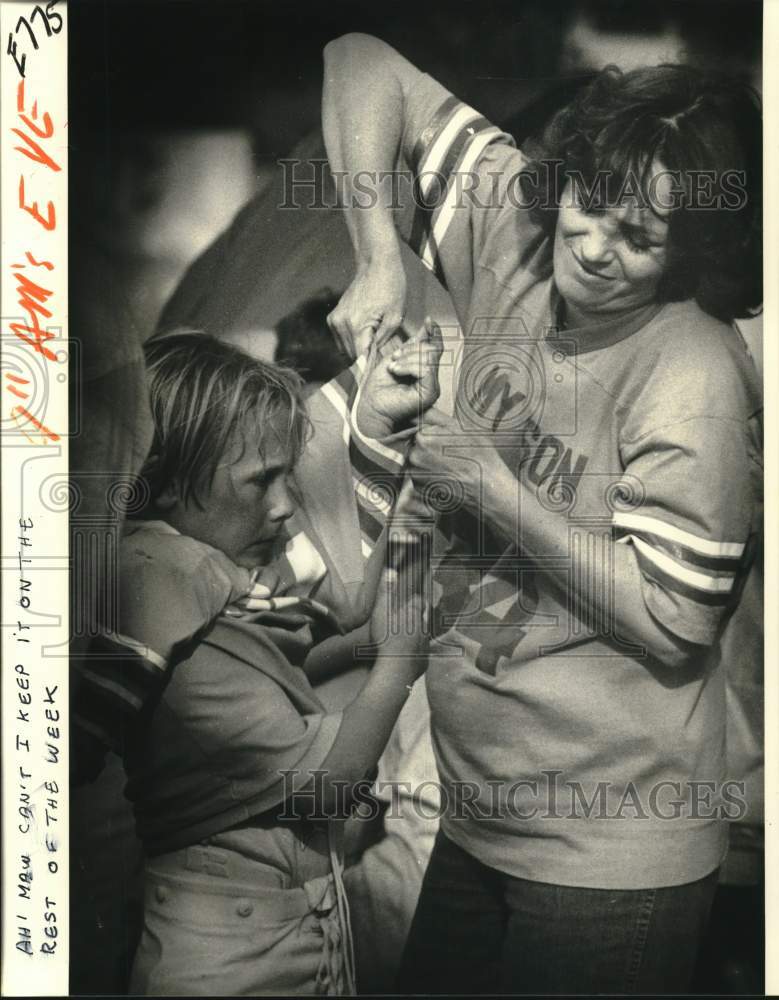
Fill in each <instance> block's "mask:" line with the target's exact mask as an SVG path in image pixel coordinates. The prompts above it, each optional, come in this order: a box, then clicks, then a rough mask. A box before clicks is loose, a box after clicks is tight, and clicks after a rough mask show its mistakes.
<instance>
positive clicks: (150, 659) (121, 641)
mask: <svg viewBox="0 0 779 1000" xmlns="http://www.w3.org/2000/svg"><path fill="white" fill-rule="evenodd" d="M95 650H98V651H99V652H100V655H101V657H106V658H109V657H110V658H114V659H116V658H120V659H126V657H127V655H128V653H129V654H131V655H132V656H134V657H137V659H138V661H139V662H140V664H141V665H142V666H143V668H144V669H145V670H146V671H147V672H149V673H151V674H157V673H159V672H161V671H162V672H164V671H165V670H166V669H167V666H168V661H167V660H166V659H165V657H164V656H160V654H159V653H157V652H155V651H154V650H153V649H152V648H151V647H150V646H144V644H143V643H141V642H138V641H137V640H135V639H132V638H131V637H130V636H129V635H122V634H121V633H120V632H111V633H108V632H101V633H99V634H98V635H96V636H95V637H94V638H93V639H92V651H93V652H94V651H95Z"/></svg>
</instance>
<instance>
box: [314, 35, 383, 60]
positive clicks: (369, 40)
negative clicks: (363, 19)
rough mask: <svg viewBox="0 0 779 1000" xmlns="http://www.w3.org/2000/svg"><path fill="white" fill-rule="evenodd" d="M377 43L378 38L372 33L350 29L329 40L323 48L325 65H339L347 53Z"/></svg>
mask: <svg viewBox="0 0 779 1000" xmlns="http://www.w3.org/2000/svg"><path fill="white" fill-rule="evenodd" d="M377 43H378V39H377V38H373V36H372V35H365V34H362V33H361V32H359V31H349V32H347V33H346V34H345V35H339V36H338V38H333V39H332V40H331V41H329V42H328V43H327V45H325V47H324V49H323V55H324V59H325V66H330V65H333V64H336V65H337V64H338V63H340V62H342V61H343V60H344V59H345V58H346V56H347V55H353V54H354V53H360V52H363V51H365V50H366V49H369V48H370V46H371V45H375V44H377Z"/></svg>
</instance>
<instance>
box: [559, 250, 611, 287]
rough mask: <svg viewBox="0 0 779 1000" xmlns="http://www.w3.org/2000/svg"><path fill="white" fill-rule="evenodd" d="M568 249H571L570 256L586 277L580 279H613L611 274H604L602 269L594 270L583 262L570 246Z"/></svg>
mask: <svg viewBox="0 0 779 1000" xmlns="http://www.w3.org/2000/svg"><path fill="white" fill-rule="evenodd" d="M569 249H570V251H571V256H572V257H573V259H574V260H575V261H576V263H577V264H578V265H579V270H580V271H581V272H582V274H584V275H586V276H587V278H586V279H582V280H587V279H594V280H595V281H614V278H613V277H612V276H611V275H608V274H604V273H603V272H602V271H596V270H595V269H594V268H593V267H590V266H588V265H587V264H585V263H584V261H583V260H582V259H581V257H579V256H578V254H576V253H575V252H574V250H573V248H572V247H569Z"/></svg>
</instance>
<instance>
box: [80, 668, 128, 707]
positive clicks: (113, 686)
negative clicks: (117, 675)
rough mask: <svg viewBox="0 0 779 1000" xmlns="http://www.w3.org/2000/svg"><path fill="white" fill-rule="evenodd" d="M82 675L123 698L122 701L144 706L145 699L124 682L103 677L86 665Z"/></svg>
mask: <svg viewBox="0 0 779 1000" xmlns="http://www.w3.org/2000/svg"><path fill="white" fill-rule="evenodd" d="M81 675H82V677H83V678H84V679H85V680H88V681H89V683H90V684H94V685H95V686H96V687H99V688H101V689H102V690H104V691H106V692H108V693H109V694H112V695H114V696H115V697H117V698H119V699H121V701H122V702H126V703H127V704H129V705H131V706H132V707H133V708H134V709H140V708H142V707H143V699H141V698H139V697H138V696H137V695H135V694H133V692H132V691H130V690H129V689H128V688H127V687H126V686H125V685H124V684H119V683H117V682H116V681H112V680H110V679H109V678H108V677H101V676H100V674H96V673H95V672H94V671H93V670H89V669H88V668H86V667H83V668H82V669H81Z"/></svg>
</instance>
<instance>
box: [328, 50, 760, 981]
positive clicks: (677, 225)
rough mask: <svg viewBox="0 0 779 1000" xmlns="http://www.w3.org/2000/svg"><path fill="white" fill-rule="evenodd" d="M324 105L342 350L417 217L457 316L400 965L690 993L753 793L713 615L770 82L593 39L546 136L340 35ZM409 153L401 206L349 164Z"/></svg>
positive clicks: (388, 318) (740, 443)
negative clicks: (409, 894)
mask: <svg viewBox="0 0 779 1000" xmlns="http://www.w3.org/2000/svg"><path fill="white" fill-rule="evenodd" d="M323 123H324V129H325V137H326V142H327V148H328V155H329V158H330V163H331V166H332V168H333V169H334V170H336V171H340V172H342V173H341V176H343V177H344V178H345V205H346V208H347V213H348V219H349V226H350V233H351V235H352V238H353V242H354V245H355V250H356V254H357V260H358V265H357V272H356V276H355V278H354V280H353V282H352V284H351V285H350V286H349V288H348V289H347V290H346V292H345V294H344V296H343V297H342V299H341V301H340V302H339V305H338V306H337V308H336V309H335V310H334V312H333V313H332V315H331V323H332V326H333V328H334V330H335V331H336V332H337V333H338V335H339V336H340V338H341V339H342V341H343V342H344V344H346V345H349V346H350V347H351V348H352V349H353V350H354V349H361V348H363V347H364V345H365V343H366V342H368V341H369V340H370V337H371V336H373V337H375V338H376V339H379V340H381V339H383V338H384V337H385V336H387V335H389V334H391V333H392V332H393V330H394V329H395V328H396V327H397V325H398V324H399V323H400V321H401V318H402V316H403V310H404V299H405V279H404V274H403V269H402V265H401V263H400V253H399V242H398V241H399V239H400V238H403V239H405V240H406V241H407V242H409V243H410V245H411V246H412V248H413V249H415V250H416V251H417V252H418V253H419V254H420V256H421V257H422V259H423V261H424V262H425V263H426V264H427V265H428V266H429V267H430V268H431V269H432V270H433V271H434V272H435V274H436V275H437V276H438V277H439V279H440V280H441V281H442V282H443V283H444V284H445V286H446V287H447V288H448V290H449V292H450V294H451V297H452V300H453V302H454V305H455V307H456V309H457V312H458V316H459V319H460V325H461V329H462V334H463V349H462V355H461V358H460V360H459V368H458V370H457V374H456V383H455V384H456V403H455V412H454V415H453V416H451V417H450V416H447V415H444V414H441V413H439V412H437V411H435V410H433V411H430V412H429V413H427V414H426V415H425V416H424V417H423V418H422V420H421V421H420V425H419V431H418V434H417V437H416V441H415V444H414V446H413V448H412V451H411V454H410V465H411V469H412V473H413V474H414V476H415V478H416V479H417V481H419V482H426V483H428V485H430V481H431V480H432V482H433V483H438V485H439V492H440V491H447V490H448V493H449V496H450V498H451V500H452V502H451V504H450V505H449V510H448V512H447V513H446V514H445V515H444V516H443V517H442V518H441V519H440V522H439V527H440V530H441V540H440V545H441V547H440V548H439V552H441V558H440V560H439V564H438V567H437V574H436V579H437V585H438V588H439V594H440V600H439V603H438V608H437V615H436V623H435V636H436V637H435V639H434V642H433V644H432V646H431V652H430V665H429V668H428V672H427V674H426V684H427V690H428V697H429V701H430V707H431V720H432V722H431V724H432V735H433V744H434V747H435V751H436V758H437V763H438V768H439V772H440V776H441V779H442V784H443V792H444V793H445V796H444V798H445V801H448V808H446V809H445V811H444V813H443V816H442V820H441V832H440V834H439V838H438V840H437V842H436V847H435V849H434V852H433V856H432V859H431V862H430V866H429V868H428V870H427V874H426V876H425V881H424V884H423V888H422V893H421V897H420V901H419V905H418V908H417V912H416V916H415V919H414V923H413V925H412V928H411V932H410V936H409V941H408V945H407V949H406V954H405V958H404V963H403V968H402V971H401V980H400V985H401V988H402V989H403V990H404V991H413V992H444V993H446V992H452V991H454V992H458V993H461V992H466V993H467V992H480V993H483V992H491V991H493V990H498V991H502V992H523V993H532V992H538V993H558V992H559V993H565V992H615V993H622V992H647V993H649V992H684V991H685V990H686V988H687V986H688V983H689V979H690V975H691V972H692V968H693V964H694V960H695V952H696V948H697V945H698V942H699V941H700V938H701V934H702V932H703V929H704V927H705V923H706V919H707V915H708V910H709V907H710V904H711V899H712V894H713V892H714V888H715V885H716V879H717V869H718V866H719V865H720V862H721V860H722V857H723V854H724V851H725V847H726V836H727V823H726V820H727V818H728V816H731V817H732V816H733V815H734V811H735V813H737V812H738V810H739V809H741V808H743V806H744V804H743V802H738V801H734V799H737V798H738V796H737V794H735V793H734V789H733V788H732V787H730V786H728V785H727V783H724V784H723V782H724V779H725V778H726V777H727V775H726V774H725V773H724V772H723V762H724V710H725V699H724V683H723V664H722V663H721V662H720V658H719V637H720V635H721V632H722V630H723V628H724V627H725V624H726V622H727V619H728V616H729V614H730V612H731V611H732V609H733V607H734V606H735V604H736V602H737V600H738V595H739V590H740V585H741V581H742V579H743V575H744V573H745V571H746V569H747V568H748V564H749V560H750V555H751V551H752V546H753V539H754V536H755V534H756V532H757V531H758V529H759V524H760V520H759V505H758V496H759V491H760V478H761V473H760V457H759V410H760V401H759V386H758V384H757V380H756V378H755V374H754V371H753V369H752V366H751V363H750V360H749V358H748V356H747V354H746V351H745V349H744V347H743V344H742V342H741V341H740V338H739V335H738V333H737V332H736V330H734V328H733V327H732V326H731V325H729V324H730V323H731V321H732V320H733V318H734V317H736V316H743V315H746V314H747V313H748V312H749V311H750V310H752V309H755V308H756V307H758V306H759V305H760V299H761V283H760V264H759V261H760V235H759V227H760V202H759V189H760V188H759V185H760V178H759V166H760V115H759V110H758V107H757V102H756V99H755V98H754V96H753V95H752V94H751V93H750V92H748V91H747V90H746V89H744V88H740V87H739V86H737V85H736V84H734V83H732V82H729V81H723V80H721V79H719V78H707V77H706V76H704V75H703V74H700V73H698V72H697V71H694V70H692V69H690V68H687V67H682V66H660V67H655V68H651V69H644V70H636V71H634V72H632V73H627V74H621V73H619V72H618V71H616V70H606V71H604V72H603V73H602V74H600V75H599V76H598V77H597V78H596V79H595V80H594V82H593V83H592V84H591V85H590V86H588V87H587V88H586V89H585V91H584V92H583V93H582V94H581V95H580V96H579V97H578V98H577V99H576V100H575V102H574V103H573V105H572V106H570V107H568V108H566V109H564V110H563V111H562V112H560V113H559V114H558V115H557V116H556V117H555V119H554V120H553V121H552V123H551V124H550V126H549V128H548V129H547V131H546V133H545V135H544V136H543V137H542V139H541V141H540V143H539V145H538V148H537V149H535V150H532V151H530V152H532V154H533V159H529V158H528V157H526V156H525V155H523V154H522V153H521V152H519V151H518V150H516V149H515V148H514V146H513V142H512V140H511V138H510V137H509V136H507V135H505V134H504V133H502V132H500V131H499V130H498V129H497V128H495V127H494V126H491V125H490V123H489V122H487V121H486V120H485V119H484V118H482V117H481V116H479V115H478V114H477V113H476V112H475V111H473V109H471V108H468V107H466V106H465V105H463V104H461V103H460V102H458V101H457V100H456V99H455V98H454V97H453V96H452V95H451V94H449V93H448V92H447V91H446V90H445V89H444V88H443V87H441V86H440V85H439V84H437V83H436V82H435V81H434V80H432V79H431V78H430V77H428V76H426V75H424V74H422V73H420V72H419V71H418V70H417V69H416V68H414V67H413V66H412V65H411V64H410V63H408V62H407V61H406V60H405V59H403V58H402V57H401V56H400V55H399V54H398V53H396V52H395V51H393V50H392V49H391V48H389V47H388V46H386V45H384V44H383V43H382V42H380V41H378V40H377V39H374V38H370V37H367V36H363V35H348V36H345V37H344V38H341V39H339V40H337V41H335V42H333V43H331V44H330V45H329V46H328V48H327V49H326V53H325V94H324V103H323ZM398 163H400V166H401V167H402V168H404V169H405V170H406V172H407V173H408V172H410V176H411V181H412V182H411V184H410V185H407V192H409V193H410V195H411V196H412V198H411V199H410V201H409V208H410V210H409V211H407V212H406V213H405V214H402V213H401V214H400V215H399V217H398V218H395V217H393V213H392V210H391V205H392V201H391V199H390V198H389V197H388V196H387V197H385V194H387V192H383V191H380V192H379V197H378V198H374V199H366V198H365V197H364V196H361V188H364V186H365V183H366V181H365V178H366V176H368V177H371V176H372V177H380V176H382V174H381V172H382V171H384V172H385V174H387V173H389V172H391V171H392V169H393V167H395V166H396V165H398ZM360 171H369V172H371V173H369V174H367V175H366V174H364V173H363V174H362V175H360V176H357V175H358V172H360ZM401 181H402V176H401ZM353 194H354V197H352V195H353ZM366 330H367V331H368V332H366Z"/></svg>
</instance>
